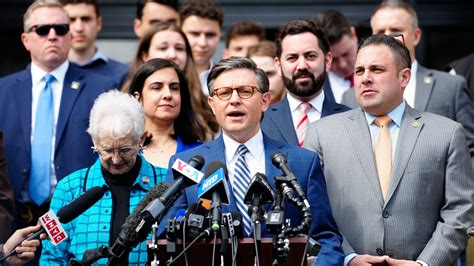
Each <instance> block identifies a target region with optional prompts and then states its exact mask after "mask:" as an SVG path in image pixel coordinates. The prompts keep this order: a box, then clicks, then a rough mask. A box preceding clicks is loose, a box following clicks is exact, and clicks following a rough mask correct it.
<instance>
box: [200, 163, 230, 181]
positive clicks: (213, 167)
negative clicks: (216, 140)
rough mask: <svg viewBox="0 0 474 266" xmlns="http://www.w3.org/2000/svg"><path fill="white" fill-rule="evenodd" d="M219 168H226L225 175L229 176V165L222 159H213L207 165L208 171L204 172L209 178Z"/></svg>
mask: <svg viewBox="0 0 474 266" xmlns="http://www.w3.org/2000/svg"><path fill="white" fill-rule="evenodd" d="M219 168H222V169H224V174H225V176H228V174H227V167H226V166H225V164H224V163H223V162H221V161H217V160H216V161H212V162H210V163H209V164H208V165H207V166H206V173H205V174H204V177H205V178H208V177H209V176H211V175H212V174H213V173H214V172H215V171H217V170H218V169H219Z"/></svg>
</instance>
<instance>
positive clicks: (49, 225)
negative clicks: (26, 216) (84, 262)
mask: <svg viewBox="0 0 474 266" xmlns="http://www.w3.org/2000/svg"><path fill="white" fill-rule="evenodd" d="M39 220H40V223H41V225H42V226H43V228H44V229H45V230H46V233H47V234H48V236H49V239H50V241H51V243H53V245H55V246H56V245H58V244H59V243H61V242H63V241H64V240H65V239H66V238H67V234H66V231H64V228H63V226H62V225H61V223H60V222H59V219H58V217H57V216H56V214H54V212H53V211H52V210H50V211H49V212H47V213H45V214H44V215H43V216H41V217H40V219H39Z"/></svg>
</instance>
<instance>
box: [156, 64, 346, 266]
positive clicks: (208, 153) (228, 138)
mask: <svg viewBox="0 0 474 266" xmlns="http://www.w3.org/2000/svg"><path fill="white" fill-rule="evenodd" d="M268 84H269V82H268V78H267V77H266V75H265V72H264V71H263V70H261V69H257V67H256V65H255V63H254V62H253V61H251V60H250V59H247V58H238V57H231V58H228V59H224V60H221V61H220V62H218V63H217V64H216V65H215V66H214V67H213V68H212V70H211V72H210V74H209V77H208V85H209V95H210V96H209V98H208V102H209V105H210V106H211V108H212V111H213V112H214V115H215V116H216V120H217V122H218V123H219V125H220V126H221V128H222V135H221V136H220V137H219V138H218V139H216V140H214V141H210V142H208V143H204V144H202V145H201V146H199V147H196V148H194V149H191V150H189V151H186V152H183V153H179V154H177V155H175V156H173V157H172V158H171V159H170V165H172V164H173V163H174V161H175V160H176V159H177V158H179V159H181V160H183V161H188V160H189V159H190V158H191V157H192V156H194V155H202V156H203V157H204V159H205V162H206V165H205V166H204V169H206V167H207V165H208V164H209V163H210V162H212V161H215V160H218V161H221V162H223V163H225V164H226V166H227V169H228V172H229V175H228V177H229V180H228V184H229V187H231V188H232V189H229V194H230V195H229V198H230V205H224V206H223V207H222V212H223V213H225V212H230V211H238V210H239V208H238V205H239V204H241V202H240V200H239V198H240V197H241V195H239V194H240V193H242V191H240V192H239V190H238V188H239V187H241V188H243V189H242V190H243V193H246V191H247V187H248V182H247V184H245V180H246V179H247V181H248V179H250V177H252V176H254V175H255V173H257V172H260V173H265V174H266V176H267V177H268V178H269V179H273V178H274V176H278V175H281V174H282V173H281V171H280V170H278V169H277V168H276V167H274V166H273V165H272V158H271V157H272V154H273V153H275V152H277V151H281V152H282V153H284V154H286V155H287V157H288V165H289V167H290V168H291V169H292V170H293V172H294V174H295V176H296V177H297V179H298V181H299V183H300V184H301V186H302V188H303V190H304V192H305V194H306V195H307V197H308V201H309V204H310V205H311V207H310V209H311V213H312V223H311V226H310V232H309V234H310V235H311V236H312V237H313V238H314V239H315V240H316V241H318V242H319V243H320V244H321V246H322V248H321V251H320V252H319V255H318V259H317V261H316V264H317V265H341V264H342V261H343V254H342V249H341V240H342V237H341V235H340V234H339V232H338V229H337V227H336V225H335V222H334V219H333V218H332V213H331V209H330V206H329V201H328V197H327V193H326V184H325V181H324V176H323V174H322V172H321V168H320V165H319V160H318V156H317V154H316V153H313V152H310V151H307V150H304V149H301V148H299V147H297V146H294V145H288V144H285V143H282V142H277V141H274V140H272V139H270V138H269V137H267V136H266V135H265V134H264V133H262V130H261V129H260V120H261V118H262V113H263V112H264V111H265V110H266V109H267V108H268V106H269V105H270V98H271V96H270V93H269V92H268V86H269V85H268ZM243 165H245V167H243ZM242 169H245V171H244V170H242ZM171 173H172V171H171V169H170V170H169V171H168V177H167V181H168V182H172V181H173V177H172V174H171ZM269 183H273V182H272V180H269ZM273 189H274V188H273ZM197 201H198V193H197V186H192V187H189V188H187V189H186V190H185V193H184V195H182V196H181V197H180V198H179V199H178V201H177V202H176V204H175V205H174V206H173V207H172V209H170V211H169V212H168V215H167V216H168V217H167V218H172V217H174V215H175V214H176V212H177V211H178V210H180V209H183V208H184V209H186V208H187V207H188V206H189V205H191V204H192V203H195V202H197ZM290 206H291V205H287V208H286V209H285V218H289V219H291V224H292V225H299V224H300V223H301V221H302V215H301V214H300V213H299V212H298V211H297V210H296V209H295V208H290ZM243 209H244V211H241V213H242V216H243V217H244V216H247V217H248V214H247V208H243ZM240 210H242V208H240ZM243 219H245V217H244V218H243ZM163 221H167V219H164V220H163ZM162 224H163V223H162ZM244 224H245V220H244ZM248 233H249V234H248V235H252V234H253V233H252V230H251V228H250V231H249V232H248ZM262 235H266V236H268V235H269V234H268V233H267V232H262Z"/></svg>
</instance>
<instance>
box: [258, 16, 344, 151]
mask: <svg viewBox="0 0 474 266" xmlns="http://www.w3.org/2000/svg"><path fill="white" fill-rule="evenodd" d="M275 42H276V53H277V57H276V58H275V66H276V68H277V70H278V73H279V75H280V76H281V77H282V79H283V82H284V83H285V87H286V89H287V90H288V93H287V96H286V97H285V98H284V99H283V100H282V101H281V102H280V103H278V104H275V105H273V106H271V107H270V108H269V109H268V110H267V111H266V112H265V116H264V118H263V121H262V130H263V132H264V133H265V134H267V136H269V137H270V138H272V139H275V140H279V141H282V142H286V143H289V144H294V145H299V146H300V147H301V146H303V141H304V137H305V134H306V127H307V126H308V125H309V124H310V123H312V122H314V121H316V120H318V119H320V118H321V117H324V116H328V115H331V114H335V113H340V112H344V111H347V110H349V108H347V107H346V106H344V105H340V104H337V103H335V102H333V101H330V100H328V99H327V98H325V97H324V91H323V90H322V88H323V85H324V81H325V79H326V69H329V68H330V67H331V61H332V55H331V52H329V43H328V41H327V40H326V37H325V36H324V34H323V32H322V31H321V30H320V29H318V28H317V27H316V26H315V24H314V23H313V22H311V21H308V20H293V21H290V22H288V23H287V24H285V25H283V26H282V27H280V29H279V30H278V32H277V34H276V40H275Z"/></svg>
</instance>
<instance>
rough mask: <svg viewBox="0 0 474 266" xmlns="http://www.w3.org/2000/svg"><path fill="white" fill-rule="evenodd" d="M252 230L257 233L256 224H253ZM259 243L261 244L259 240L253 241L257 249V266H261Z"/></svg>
mask: <svg viewBox="0 0 474 266" xmlns="http://www.w3.org/2000/svg"><path fill="white" fill-rule="evenodd" d="M252 230H253V232H254V233H255V232H256V231H257V227H256V226H255V223H252ZM258 242H259V240H257V239H255V238H254V239H253V244H254V247H255V259H256V263H255V265H257V266H260V256H259V255H258V253H259V250H258Z"/></svg>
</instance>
